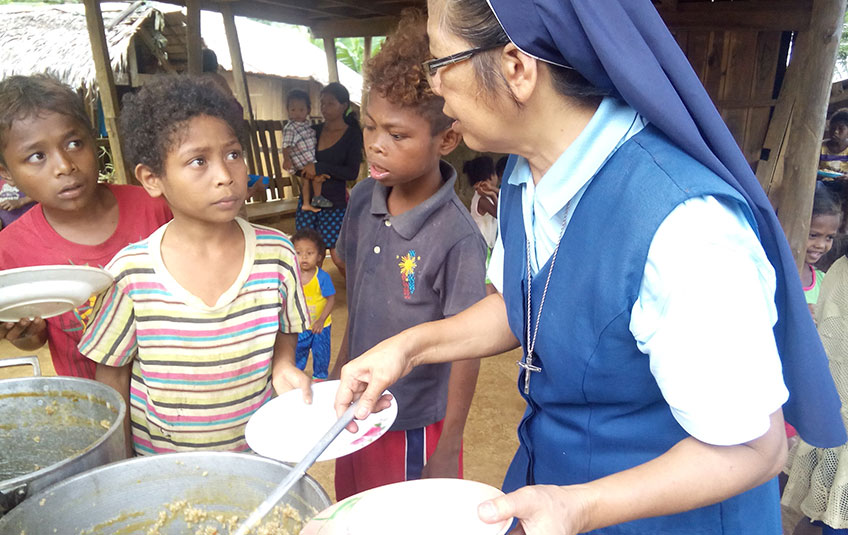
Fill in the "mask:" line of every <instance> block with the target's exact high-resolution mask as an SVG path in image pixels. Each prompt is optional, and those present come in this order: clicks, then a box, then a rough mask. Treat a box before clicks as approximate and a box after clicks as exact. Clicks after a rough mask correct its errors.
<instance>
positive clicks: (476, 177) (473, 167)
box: [462, 156, 495, 186]
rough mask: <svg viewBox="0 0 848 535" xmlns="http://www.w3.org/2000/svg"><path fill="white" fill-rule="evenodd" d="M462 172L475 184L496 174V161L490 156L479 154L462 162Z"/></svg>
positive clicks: (471, 183) (469, 181) (470, 182)
mask: <svg viewBox="0 0 848 535" xmlns="http://www.w3.org/2000/svg"><path fill="white" fill-rule="evenodd" d="M462 172H463V173H465V174H466V175H468V183H469V184H470V185H472V186H473V185H474V184H476V183H478V182H482V181H484V180H489V178H490V177H491V176H492V175H494V174H495V163H494V162H493V161H492V159H491V158H490V157H488V156H478V157H477V158H474V159H473V160H468V161H467V162H465V163H464V164H462Z"/></svg>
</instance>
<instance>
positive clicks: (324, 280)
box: [303, 268, 336, 327]
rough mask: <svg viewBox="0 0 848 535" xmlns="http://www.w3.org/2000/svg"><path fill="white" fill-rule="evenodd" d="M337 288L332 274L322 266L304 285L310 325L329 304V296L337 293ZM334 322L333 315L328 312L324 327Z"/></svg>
mask: <svg viewBox="0 0 848 535" xmlns="http://www.w3.org/2000/svg"><path fill="white" fill-rule="evenodd" d="M335 293H336V289H335V287H334V286H333V281H332V280H331V279H330V275H328V274H327V272H326V271H324V270H323V269H321V268H318V270H317V271H316V272H315V276H314V277H312V280H310V281H309V282H307V283H306V284H304V285H303V295H305V296H306V306H307V307H308V308H309V317H310V320H309V321H310V325H311V324H312V323H314V322H315V320H317V319H318V318H319V317H320V316H321V314H322V313H323V312H324V307H325V306H327V298H328V297H330V296H331V295H335ZM332 323H333V315H332V314H328V315H327V319H326V320H324V327H327V326H328V325H331V324H332Z"/></svg>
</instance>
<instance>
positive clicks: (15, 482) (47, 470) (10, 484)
mask: <svg viewBox="0 0 848 535" xmlns="http://www.w3.org/2000/svg"><path fill="white" fill-rule="evenodd" d="M43 382H48V383H56V384H66V385H69V386H68V387H64V388H62V390H66V391H71V392H76V393H79V394H81V395H83V396H88V395H92V394H93V395H97V392H92V391H85V390H83V389H82V387H84V386H87V387H88V388H89V389H94V390H95V391H99V392H101V393H103V394H106V395H108V396H113V397H114V400H115V401H117V407H118V417H117V418H116V419H115V421H114V422H112V425H111V426H109V429H107V430H106V432H105V433H103V434H102V435H101V436H100V438H98V439H97V440H96V441H94V442H93V443H92V444H90V445H89V446H88V447H87V448H86V449H85V450H83V451H81V452H80V453H78V454H76V455H73V456H71V457H67V458H65V459H63V460H61V461H59V462H58V463H53V464H51V465H48V466H45V467H44V468H41V469H39V470H35V471H33V472H28V473H26V474H23V475H21V476H18V477H14V478H12V479H5V480H0V492H4V491H5V492H9V491H12V490H14V489H15V488H17V487H20V486H21V485H27V484H28V483H30V482H31V481H35V480H36V479H39V478H41V477H44V476H47V475H48V474H51V473H53V472H56V471H59V470H61V469H62V468H64V467H65V466H68V465H70V464H72V463H74V462H76V461H79V460H80V459H84V458H85V457H88V456H90V455H94V454H95V452H96V450H97V449H98V447H100V446H101V445H102V444H103V443H105V442H106V441H107V440H108V439H109V438H110V437H111V436H112V435H113V434H115V433H116V432H119V431H121V428H122V427H123V425H124V418H126V413H127V405H126V403H125V402H124V398H123V397H121V395H120V394H119V393H118V391H117V390H115V389H114V388H112V387H111V386H108V385H106V384H103V383H101V382H98V381H95V380H93V379H84V378H82V377H66V376H57V377H44V376H40V377H21V378H16V379H3V380H0V399H2V398H3V396H4V395H6V394H7V392H6V391H5V390H6V389H5V387H11V386H13V385H15V384H16V383H43ZM74 386H78V387H79V389H75V388H74ZM54 390H58V389H52V388H51V389H48V390H47V391H54ZM32 392H33V393H43V392H45V390H44V389H43V388H41V389H38V390H35V389H33V390H32ZM15 393H19V392H15ZM101 397H106V396H101ZM106 401H107V402H108V403H111V402H112V400H108V399H107V400H106ZM63 481H64V480H63Z"/></svg>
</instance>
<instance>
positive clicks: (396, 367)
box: [336, 294, 518, 420]
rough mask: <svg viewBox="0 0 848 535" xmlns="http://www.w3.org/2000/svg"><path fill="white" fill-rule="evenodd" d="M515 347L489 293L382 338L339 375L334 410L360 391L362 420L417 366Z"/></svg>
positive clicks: (501, 308) (496, 298)
mask: <svg viewBox="0 0 848 535" xmlns="http://www.w3.org/2000/svg"><path fill="white" fill-rule="evenodd" d="M480 325H486V326H487V328H486V329H480V328H479V326H480ZM516 347H518V340H516V338H515V336H513V334H512V331H510V330H509V324H508V323H507V316H506V306H505V305H504V301H503V297H502V296H501V295H500V294H492V295H489V296H487V297H486V298H485V299H482V300H481V301H479V302H478V303H476V304H474V305H472V306H470V307H468V308H467V309H466V310H464V311H462V312H460V313H459V314H457V315H455V316H452V317H450V318H446V319H443V320H439V321H431V322H428V323H422V324H420V325H416V326H415V327H412V328H410V329H407V330H405V331H403V332H401V333H400V334H398V335H396V336H393V337H391V338H389V339H387V340H384V341H382V342H380V343H379V344H377V345H376V346H374V347H373V348H372V349H370V350H369V351H367V352H366V353H364V354H363V355H362V356H360V357H358V358H356V359H354V360H353V361H351V362H349V363H348V364H347V366H345V367H344V369H343V370H342V373H341V380H342V382H341V385H339V390H338V392H337V393H336V410H337V411H339V414H341V412H343V411H344V409H345V408H346V407H347V406H348V405H349V404H350V403H351V402H352V401H353V400H354V399H355V398H357V397H360V395H361V397H360V400H359V404H360V407H359V409H358V410H357V418H358V419H360V420H361V419H363V418H365V417H367V416H368V414H370V412H371V410H372V409H373V408H374V404H375V403H376V402H377V400H378V399H380V395H381V394H382V392H383V391H384V390H385V389H386V388H388V387H389V386H390V385H392V384H393V383H394V382H395V381H397V380H398V379H400V378H401V377H403V376H404V375H406V374H407V373H409V372H410V371H411V370H412V368H414V367H415V366H418V365H419V364H428V363H436V362H448V361H458V360H467V359H473V358H480V357H488V356H491V355H498V354H500V353H503V352H504V351H509V350H510V349H514V348H516ZM340 353H341V352H340Z"/></svg>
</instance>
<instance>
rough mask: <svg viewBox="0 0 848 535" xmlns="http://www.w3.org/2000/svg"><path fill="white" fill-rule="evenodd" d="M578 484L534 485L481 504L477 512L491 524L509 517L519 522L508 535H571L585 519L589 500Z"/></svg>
mask: <svg viewBox="0 0 848 535" xmlns="http://www.w3.org/2000/svg"><path fill="white" fill-rule="evenodd" d="M577 489H578V487H557V486H555V485H533V486H529V487H522V488H520V489H518V490H516V491H515V492H510V493H509V494H507V495H505V496H501V497H500V498H495V499H494V500H489V501H486V502H483V503H481V504H480V506H479V507H478V508H477V514H478V515H479V516H480V519H481V520H482V521H483V522H486V523H489V524H493V523H495V522H501V521H503V520H507V519H510V518H517V519H518V521H519V522H518V526H517V527H516V528H515V530H513V531H511V532H510V535H574V534H576V533H580V532H582V531H583V526H585V525H586V523H587V517H588V502H587V501H586V500H585V499H583V498H581V496H582V493H581V492H580V491H579V490H577Z"/></svg>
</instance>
